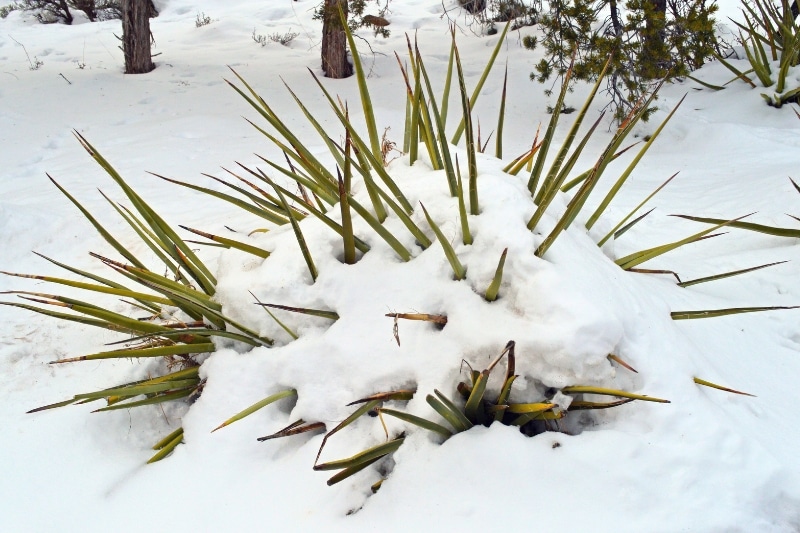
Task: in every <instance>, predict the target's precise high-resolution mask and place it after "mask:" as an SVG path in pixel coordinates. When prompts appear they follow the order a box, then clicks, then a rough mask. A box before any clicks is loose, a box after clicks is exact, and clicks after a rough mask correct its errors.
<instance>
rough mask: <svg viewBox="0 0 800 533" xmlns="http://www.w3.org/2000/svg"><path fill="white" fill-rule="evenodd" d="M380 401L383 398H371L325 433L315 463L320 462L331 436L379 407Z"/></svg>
mask: <svg viewBox="0 0 800 533" xmlns="http://www.w3.org/2000/svg"><path fill="white" fill-rule="evenodd" d="M380 403H381V400H370V401H369V402H367V403H365V404H364V405H362V406H361V407H359V408H358V409H356V410H355V411H353V413H352V414H351V415H350V416H348V417H347V418H345V419H344V420H342V421H341V422H340V423H339V425H337V426H336V427H335V428H333V429H332V430H330V431H329V432H328V433H327V434H326V435H325V437H323V438H322V444H321V445H320V447H319V451H317V457H316V459H314V464H315V465H316V464H317V463H318V462H319V456H320V455H322V449H323V448H325V444H326V443H327V442H328V439H329V438H331V437H332V436H333V435H334V434H336V433H337V432H338V431H340V430H342V429H344V428H346V427H347V426H349V425H350V424H352V423H353V422H355V421H356V420H357V419H358V418H360V417H361V416H362V415H364V414H366V413H368V412H370V411H372V410H373V409H375V407H377V406H378V405H379V404H380Z"/></svg>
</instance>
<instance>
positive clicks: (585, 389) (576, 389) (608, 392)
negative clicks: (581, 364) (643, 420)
mask: <svg viewBox="0 0 800 533" xmlns="http://www.w3.org/2000/svg"><path fill="white" fill-rule="evenodd" d="M561 392H562V393H564V394H599V395H603V396H619V397H620V398H631V399H634V400H642V401H645V402H657V403H671V402H670V401H669V400H662V399H660V398H654V397H652V396H644V395H642V394H634V393H632V392H626V391H621V390H616V389H606V388H602V387H591V386H584V385H573V386H570V387H564V388H563V389H561Z"/></svg>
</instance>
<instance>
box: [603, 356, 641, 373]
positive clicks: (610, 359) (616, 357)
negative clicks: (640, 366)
mask: <svg viewBox="0 0 800 533" xmlns="http://www.w3.org/2000/svg"><path fill="white" fill-rule="evenodd" d="M607 357H608V360H609V361H614V362H615V363H617V364H618V365H620V366H621V367H624V368H627V369H628V370H630V371H631V372H635V373H636V374H638V373H639V371H638V370H636V369H635V368H633V367H632V366H631V365H629V364H628V363H626V362H625V361H623V360H622V358H620V357H619V356H618V355H614V354H613V353H610V354H608V356H607Z"/></svg>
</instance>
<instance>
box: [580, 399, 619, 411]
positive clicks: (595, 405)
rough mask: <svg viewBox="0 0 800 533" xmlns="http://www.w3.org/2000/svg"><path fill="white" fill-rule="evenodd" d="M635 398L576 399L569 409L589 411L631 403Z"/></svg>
mask: <svg viewBox="0 0 800 533" xmlns="http://www.w3.org/2000/svg"><path fill="white" fill-rule="evenodd" d="M632 401H634V398H625V399H624V400H618V401H616V402H585V401H581V400H574V401H573V402H572V403H570V404H569V408H568V409H567V411H587V410H592V409H610V408H612V407H619V406H620V405H625V404H626V403H631V402H632Z"/></svg>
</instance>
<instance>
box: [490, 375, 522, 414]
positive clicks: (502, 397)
mask: <svg viewBox="0 0 800 533" xmlns="http://www.w3.org/2000/svg"><path fill="white" fill-rule="evenodd" d="M515 379H517V376H514V375H512V376H511V377H509V378H507V379H506V381H505V383H503V388H502V389H500V394H499V395H498V396H497V402H495V406H496V407H505V406H506V402H507V401H508V397H509V395H510V394H511V386H512V385H513V384H514V380H515ZM503 414H504V410H498V411H496V412H495V414H494V420H495V422H499V421H501V420H502V419H503Z"/></svg>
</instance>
